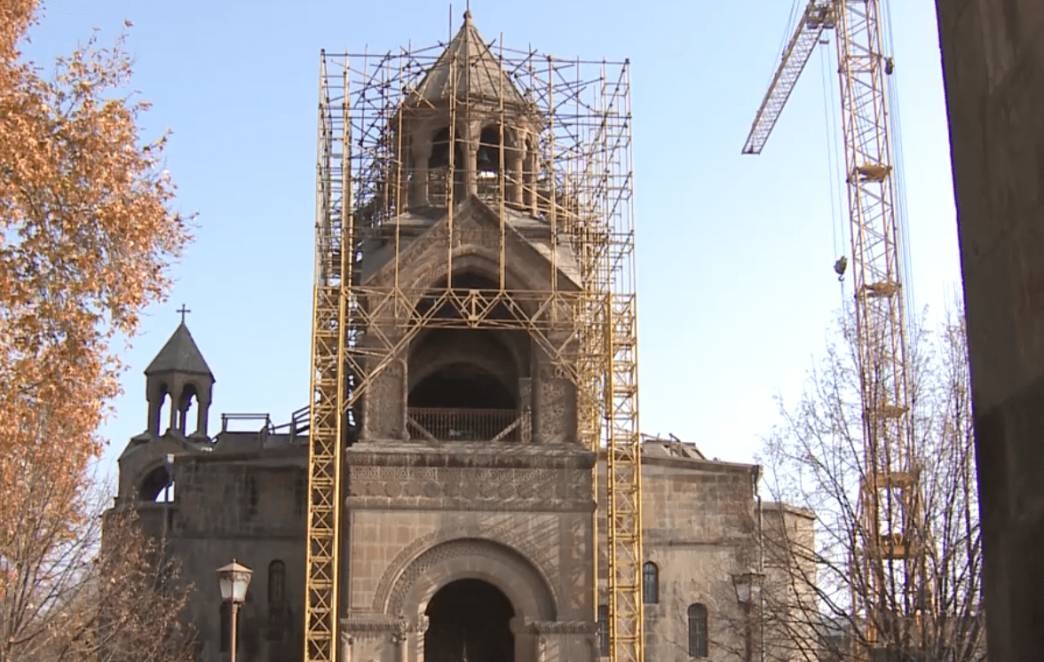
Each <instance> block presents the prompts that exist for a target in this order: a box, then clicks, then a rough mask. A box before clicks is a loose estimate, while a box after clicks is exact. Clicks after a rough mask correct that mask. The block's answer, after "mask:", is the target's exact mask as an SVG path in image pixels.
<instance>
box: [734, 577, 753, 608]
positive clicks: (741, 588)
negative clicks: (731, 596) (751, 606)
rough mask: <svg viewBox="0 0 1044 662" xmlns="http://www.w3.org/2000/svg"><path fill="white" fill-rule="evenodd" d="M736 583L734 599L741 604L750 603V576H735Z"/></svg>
mask: <svg viewBox="0 0 1044 662" xmlns="http://www.w3.org/2000/svg"><path fill="white" fill-rule="evenodd" d="M735 582H736V599H737V600H739V601H740V602H741V603H743V604H747V603H748V602H750V576H749V575H737V576H736V578H735Z"/></svg>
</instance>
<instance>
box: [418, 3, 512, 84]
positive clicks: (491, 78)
mask: <svg viewBox="0 0 1044 662" xmlns="http://www.w3.org/2000/svg"><path fill="white" fill-rule="evenodd" d="M454 92H455V93H456V97H457V98H458V99H464V98H468V99H487V100H490V101H499V100H500V98H501V96H502V95H503V97H504V103H506V104H524V103H525V99H523V98H522V95H521V94H520V93H519V91H518V90H517V89H516V88H515V86H514V84H512V82H511V79H510V78H508V77H507V75H506V74H505V73H504V70H503V69H502V68H501V66H500V62H499V61H498V60H497V58H496V57H494V55H493V53H491V52H490V50H489V46H488V45H487V44H486V42H485V40H483V39H482V35H480V34H479V32H478V29H477V28H476V27H475V24H474V23H473V22H472V20H471V12H470V11H466V12H464V24H463V25H462V26H461V27H460V30H459V31H458V32H457V34H456V36H455V37H453V39H452V40H450V43H449V45H448V46H446V50H445V51H443V53H442V55H440V56H439V59H438V60H436V61H435V64H434V65H433V66H432V68H431V69H430V70H429V71H428V73H427V75H426V76H425V77H424V80H422V81H421V84H420V85H419V86H418V87H417V94H418V95H419V96H420V97H421V98H422V99H423V100H424V101H427V102H429V103H433V104H435V103H438V102H440V101H444V100H446V99H448V98H450V96H452V95H453V94H454Z"/></svg>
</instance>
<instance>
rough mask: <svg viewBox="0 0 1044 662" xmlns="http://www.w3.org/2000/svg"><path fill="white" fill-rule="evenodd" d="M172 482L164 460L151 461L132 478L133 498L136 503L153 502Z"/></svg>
mask: <svg viewBox="0 0 1044 662" xmlns="http://www.w3.org/2000/svg"><path fill="white" fill-rule="evenodd" d="M173 482H174V476H173V475H172V474H171V467H170V466H169V465H167V463H166V460H165V459H163V458H160V459H156V460H153V461H152V462H149V463H148V464H146V465H145V466H144V467H142V468H141V469H140V470H139V471H138V473H137V475H136V476H135V477H134V490H135V495H134V498H135V500H137V501H154V500H155V499H156V498H157V496H159V493H160V492H162V491H163V490H164V489H165V488H166V487H167V486H169V485H171V484H173Z"/></svg>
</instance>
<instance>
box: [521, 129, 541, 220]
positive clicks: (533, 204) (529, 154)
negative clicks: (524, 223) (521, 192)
mask: <svg viewBox="0 0 1044 662" xmlns="http://www.w3.org/2000/svg"><path fill="white" fill-rule="evenodd" d="M525 154H526V156H525V172H524V173H523V182H524V183H523V186H524V188H525V199H524V201H523V203H524V205H525V206H526V207H528V208H529V211H530V213H531V214H532V215H533V216H536V215H537V214H538V213H539V211H540V210H539V208H538V205H537V190H536V178H537V173H536V169H537V154H536V148H535V146H534V145H532V143H530V142H528V141H527V143H526V152H525Z"/></svg>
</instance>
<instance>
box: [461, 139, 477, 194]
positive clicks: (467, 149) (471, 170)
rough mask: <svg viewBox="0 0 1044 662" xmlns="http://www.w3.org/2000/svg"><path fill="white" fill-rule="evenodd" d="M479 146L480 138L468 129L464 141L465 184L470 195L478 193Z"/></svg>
mask: <svg viewBox="0 0 1044 662" xmlns="http://www.w3.org/2000/svg"><path fill="white" fill-rule="evenodd" d="M478 148H479V146H478V140H476V139H475V138H474V137H473V136H472V135H471V131H468V133H467V134H466V139H465V143H464V184H465V191H466V193H467V194H468V195H478Z"/></svg>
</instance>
